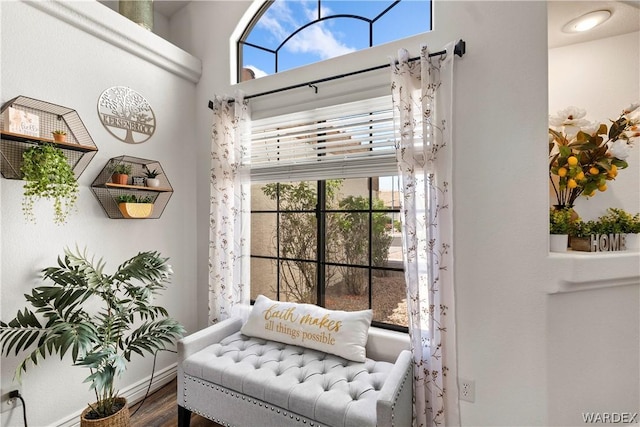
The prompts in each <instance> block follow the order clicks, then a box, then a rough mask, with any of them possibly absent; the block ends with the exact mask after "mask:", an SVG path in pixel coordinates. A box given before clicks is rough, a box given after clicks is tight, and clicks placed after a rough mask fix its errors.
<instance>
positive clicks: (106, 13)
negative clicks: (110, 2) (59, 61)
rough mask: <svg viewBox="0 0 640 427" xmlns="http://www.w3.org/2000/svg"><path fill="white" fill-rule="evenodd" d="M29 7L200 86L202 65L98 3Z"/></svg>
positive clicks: (38, 3) (50, 3) (41, 3)
mask: <svg viewBox="0 0 640 427" xmlns="http://www.w3.org/2000/svg"><path fill="white" fill-rule="evenodd" d="M27 4H28V5H30V6H32V7H34V8H36V9H39V10H41V11H42V12H44V13H46V14H48V15H50V16H52V17H55V18H57V19H59V20H61V21H64V22H66V23H68V24H70V25H72V26H74V27H76V28H77V29H79V30H81V31H84V32H86V33H87V34H91V35H93V36H95V37H97V38H99V39H100V40H103V41H105V42H107V43H111V44H112V45H114V46H116V47H118V48H120V49H122V50H124V51H127V52H129V53H131V54H132V55H136V56H138V57H139V58H141V59H143V60H145V61H147V62H149V63H151V64H155V65H156V66H158V67H160V68H163V69H165V70H167V71H169V72H171V73H173V74H175V75H177V76H179V77H182V78H184V79H186V80H189V81H191V82H193V83H197V82H198V81H199V80H200V76H201V75H202V62H201V61H200V59H198V58H196V57H195V56H193V55H191V54H189V53H187V52H185V51H184V50H182V49H180V48H179V47H177V46H175V45H173V44H171V43H169V42H168V41H166V40H164V39H163V38H162V37H159V36H157V35H156V34H153V33H152V32H150V31H147V30H145V29H143V28H142V27H140V26H138V25H136V24H134V23H133V22H131V21H129V20H128V19H127V18H125V17H124V16H121V15H119V14H118V13H116V12H114V11H113V10H111V9H109V8H108V7H106V6H104V5H102V4H100V3H98V2H57V1H56V2H53V1H34V2H28V3H27Z"/></svg>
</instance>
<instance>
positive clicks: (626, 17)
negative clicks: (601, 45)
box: [547, 0, 640, 48]
mask: <svg viewBox="0 0 640 427" xmlns="http://www.w3.org/2000/svg"><path fill="white" fill-rule="evenodd" d="M604 9H606V10H609V11H610V12H611V18H609V20H607V21H606V22H604V23H603V24H602V25H600V26H598V27H596V28H594V29H592V30H590V31H585V32H584V33H572V34H567V33H563V32H562V27H563V26H564V25H565V24H566V23H567V22H569V21H571V20H572V19H574V18H577V17H579V16H582V15H584V14H585V13H588V12H593V11H596V10H604ZM547 14H548V18H549V26H548V37H549V47H550V48H554V47H560V46H566V45H570V44H574V43H583V42H587V41H591V40H596V39H601V38H605V37H613V36H617V35H620V34H627V33H631V32H634V31H640V0H635V1H562V0H550V1H549V2H548V3H547Z"/></svg>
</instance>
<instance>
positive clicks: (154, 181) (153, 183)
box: [143, 165, 162, 187]
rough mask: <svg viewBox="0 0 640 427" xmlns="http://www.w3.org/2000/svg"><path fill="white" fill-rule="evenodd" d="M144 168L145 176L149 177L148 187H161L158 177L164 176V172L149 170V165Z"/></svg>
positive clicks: (147, 180)
mask: <svg viewBox="0 0 640 427" xmlns="http://www.w3.org/2000/svg"><path fill="white" fill-rule="evenodd" d="M143 167H144V174H145V175H146V177H147V179H146V180H145V181H146V183H147V187H159V186H160V180H159V179H158V178H157V177H158V176H159V175H162V172H158V171H157V170H156V169H154V170H149V168H148V167H147V165H143Z"/></svg>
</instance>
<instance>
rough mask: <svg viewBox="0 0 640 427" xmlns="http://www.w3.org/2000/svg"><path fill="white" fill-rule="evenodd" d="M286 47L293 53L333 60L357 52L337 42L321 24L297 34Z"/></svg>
mask: <svg viewBox="0 0 640 427" xmlns="http://www.w3.org/2000/svg"><path fill="white" fill-rule="evenodd" d="M285 47H286V48H287V49H288V50H289V51H291V52H294V53H310V54H313V55H316V56H318V57H319V58H320V59H329V58H333V57H335V56H340V55H344V54H346V53H349V52H353V51H354V50H355V49H354V48H352V47H349V46H346V45H345V44H344V43H342V42H340V41H339V40H337V39H336V38H335V36H334V35H333V33H331V31H329V30H328V29H327V28H325V27H324V26H323V25H319V24H316V25H313V26H311V27H308V28H305V29H304V30H303V31H302V32H301V33H298V34H296V35H295V36H294V37H293V38H292V39H291V40H289V42H288V43H287V44H286V45H285Z"/></svg>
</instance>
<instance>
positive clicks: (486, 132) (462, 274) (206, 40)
mask: <svg viewBox="0 0 640 427" xmlns="http://www.w3.org/2000/svg"><path fill="white" fill-rule="evenodd" d="M248 6H249V3H248V2H192V3H191V4H190V5H188V6H187V7H185V8H184V9H182V10H181V11H180V12H179V13H178V14H177V15H176V16H174V17H173V18H172V21H171V23H170V25H171V30H172V31H171V37H172V40H173V41H174V42H175V43H176V44H178V45H180V46H181V47H183V48H184V49H185V50H187V51H189V52H191V53H193V54H194V55H196V56H198V57H200V58H201V59H202V61H203V69H204V72H203V77H202V79H201V81H200V83H199V85H198V95H197V96H198V101H197V121H196V125H197V130H196V131H197V134H198V139H199V140H200V139H202V140H203V141H206V140H207V138H208V136H209V127H210V121H211V118H210V112H209V111H208V110H207V108H206V101H207V100H208V99H210V98H211V97H213V95H214V94H219V95H221V94H230V95H232V94H233V89H232V88H231V87H230V84H229V82H230V81H231V76H230V71H229V62H228V61H229V37H230V35H231V34H232V32H233V30H234V27H235V23H236V22H238V21H239V20H240V18H241V16H242V14H243V13H244V11H245V10H246V8H247V7H248ZM212 14H215V15H218V16H224V18H223V19H220V20H218V21H216V22H215V24H213V23H212V21H211V19H210V16H212ZM523 16H526V17H527V25H522V23H521V18H522V17H523ZM546 19H547V18H546V6H545V4H544V3H543V2H438V3H437V4H436V10H435V13H434V23H435V27H436V31H434V32H433V33H431V34H427V35H423V36H419V37H414V38H412V39H410V40H405V41H404V42H401V43H393V44H390V45H385V46H382V47H379V48H373V49H370V50H367V51H363V52H358V53H357V54H354V55H353V56H349V57H341V58H335V59H333V60H330V61H327V62H325V63H322V64H318V65H316V66H311V67H304V68H301V69H297V70H292V71H289V72H286V73H281V74H279V75H277V76H274V77H273V78H269V79H258V80H255V81H251V82H246V83H243V84H242V89H243V90H245V91H246V92H247V93H255V92H260V91H262V90H266V89H268V88H275V87H282V86H287V85H290V84H295V83H299V82H303V81H305V80H308V79H313V78H320V77H325V76H328V75H333V74H335V73H336V72H337V71H339V72H348V71H350V70H356V69H360V68H365V67H368V66H372V65H378V64H381V63H386V62H387V61H388V56H390V55H395V53H396V51H397V48H398V47H399V46H404V47H407V48H409V49H410V50H411V53H412V54H413V55H415V54H416V52H417V51H418V48H419V46H420V44H421V43H424V42H428V43H429V44H430V45H432V46H434V48H438V47H440V46H442V45H444V44H445V43H446V42H448V41H450V40H457V39H459V38H463V39H465V40H466V41H467V47H468V53H467V55H466V56H465V57H464V58H463V59H461V60H458V61H457V63H456V67H457V71H456V72H457V76H458V77H457V78H458V83H457V85H456V88H455V92H456V93H455V96H456V110H455V118H456V124H454V133H455V137H456V145H457V148H456V151H455V164H456V166H455V167H456V169H455V177H454V179H455V183H454V185H455V192H456V193H455V194H456V195H455V221H456V225H457V230H456V250H455V255H456V282H457V297H458V314H457V317H458V332H457V333H458V339H459V349H460V353H459V356H460V361H459V370H460V372H459V373H460V375H461V376H462V377H465V378H469V379H475V380H476V393H477V396H476V397H477V400H476V403H474V404H470V403H462V420H463V423H464V424H465V425H545V424H547V414H546V405H547V402H546V396H547V392H546V383H547V380H546V376H545V372H546V358H545V357H544V354H545V346H546V337H545V335H546V325H545V311H546V294H545V292H544V282H545V280H546V278H547V273H546V271H545V270H546V257H547V253H548V252H547V245H548V243H547V211H546V206H547V191H546V190H547V188H546V185H547V182H546V179H547V178H546V173H545V164H546V155H547V154H546V153H545V148H538V146H537V145H536V141H545V140H546V123H547V90H546V87H547V46H546ZM387 81H388V80H387ZM324 87H325V86H324V85H321V86H320V90H319V94H320V95H322V93H323V90H324ZM302 92H304V91H302ZM311 93H312V91H308V94H307V96H309V94H311ZM282 95H283V96H285V94H282ZM300 97H301V98H302V97H303V95H300ZM281 98H282V97H281V96H278V100H275V101H274V100H272V101H271V102H276V103H278V104H282V103H285V101H282V99H281ZM525 100H526V101H525ZM252 102H253V101H252ZM261 102H263V103H265V102H267V101H261ZM257 104H258V105H262V104H260V102H258V103H257ZM294 106H295V105H294ZM541 146H542V147H544V145H541ZM198 149H199V158H201V159H203V160H201V161H199V162H198V172H197V173H198V182H199V183H202V185H201V186H200V187H199V188H198V200H199V205H198V215H199V217H198V229H199V233H198V234H199V236H204V240H205V241H204V242H203V241H200V242H199V244H198V256H199V262H198V265H199V273H198V274H199V276H198V277H199V278H202V279H203V280H206V268H207V264H206V256H207V255H206V253H203V251H205V250H206V248H207V246H206V233H207V227H208V222H207V218H206V213H207V212H208V211H207V206H206V202H203V200H204V199H205V198H206V197H207V196H208V186H207V184H206V183H207V179H208V160H206V159H207V153H208V149H209V147H208V145H205V144H203V145H202V146H199V148H198ZM516 167H517V170H518V173H514V172H513V171H514V168H516ZM535 206H539V207H540V208H539V209H536V208H535ZM536 230H537V231H536ZM199 283H200V290H201V292H200V295H203V298H204V297H206V282H204V281H199ZM204 304H205V303H204V302H201V306H202V305H204ZM200 319H201V321H203V319H205V320H206V314H203V313H202V312H201V314H200Z"/></svg>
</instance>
